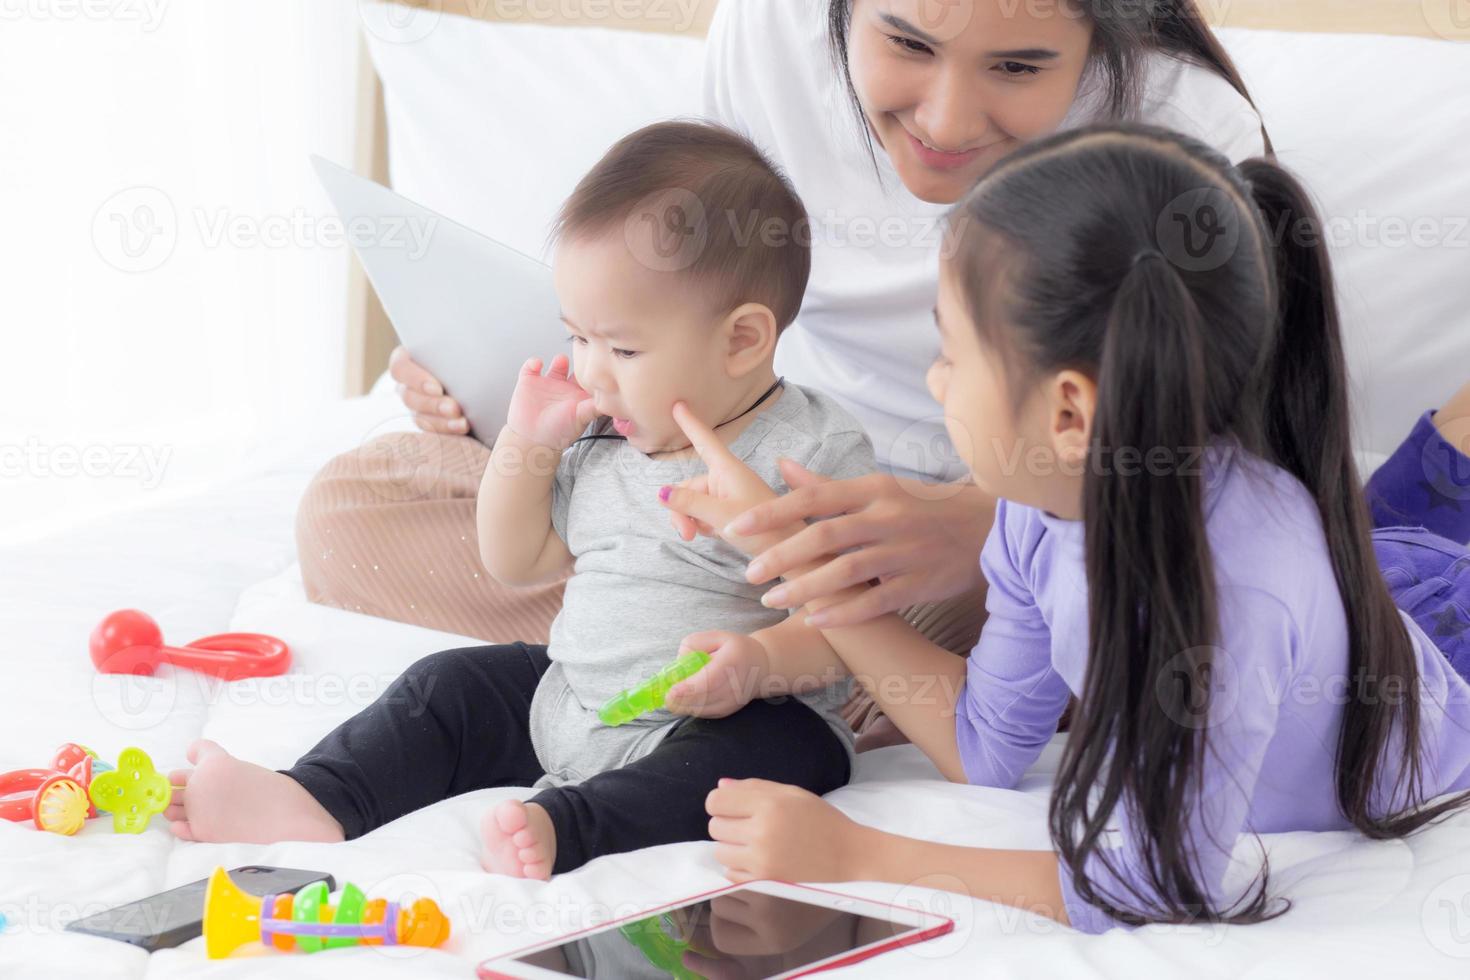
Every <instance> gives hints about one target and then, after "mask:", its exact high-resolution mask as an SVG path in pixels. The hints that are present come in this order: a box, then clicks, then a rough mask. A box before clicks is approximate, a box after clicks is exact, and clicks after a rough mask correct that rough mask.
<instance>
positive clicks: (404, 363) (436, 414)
mask: <svg viewBox="0 0 1470 980" xmlns="http://www.w3.org/2000/svg"><path fill="white" fill-rule="evenodd" d="M388 375H389V377H391V378H392V379H393V380H394V381H396V382H398V397H399V398H401V399H403V404H405V405H407V406H408V410H409V411H411V412H413V421H414V424H415V425H417V426H418V427H419V428H420V429H423V430H424V431H425V432H440V433H443V434H446V435H457V436H462V435H464V434H466V433H467V432H469V431H470V423H469V420H468V419H466V418H465V417H464V411H463V410H462V409H461V408H460V407H459V402H457V401H455V400H454V399H453V398H450V397H449V396H448V395H446V394H444V386H443V385H442V384H440V383H439V379H438V378H436V377H434V376H433V375H432V374H430V373H429V372H428V371H426V370H424V368H423V367H422V366H421V365H420V364H419V363H418V362H417V361H415V360H414V359H413V358H412V357H410V356H409V355H408V350H407V349H405V348H404V347H403V345H401V344H400V345H399V346H397V347H395V348H393V353H392V354H390V355H389V356H388Z"/></svg>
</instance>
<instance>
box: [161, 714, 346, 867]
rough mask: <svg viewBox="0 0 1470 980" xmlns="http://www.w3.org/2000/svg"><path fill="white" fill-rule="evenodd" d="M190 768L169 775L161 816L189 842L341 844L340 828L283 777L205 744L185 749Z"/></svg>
mask: <svg viewBox="0 0 1470 980" xmlns="http://www.w3.org/2000/svg"><path fill="white" fill-rule="evenodd" d="M188 756H189V761H190V762H192V763H194V768H193V769H180V770H176V771H175V772H171V773H169V776H168V781H169V782H170V783H172V784H173V787H174V790H173V799H172V800H171V801H170V802H169V805H168V809H167V810H165V811H164V817H165V818H166V819H167V820H168V822H169V824H168V826H169V829H170V830H172V831H173V832H174V835H175V836H176V837H181V838H183V839H184V840H192V841H210V842H214V843H224V842H226V841H231V842H238V843H241V844H274V843H275V842H276V841H281V840H304V841H324V842H327V843H335V842H337V841H340V840H342V837H343V835H342V825H341V824H339V823H337V821H336V820H335V819H333V818H332V816H331V814H329V813H327V811H326V810H325V809H323V808H322V805H321V804H320V803H318V802H317V801H316V798H315V797H314V796H312V795H311V794H310V793H308V792H307V791H306V789H305V787H303V786H302V785H301V784H300V783H298V782H297V781H296V780H294V779H292V778H291V777H290V776H287V775H286V774H285V773H280V772H276V771H275V770H273V769H267V768H265V767H264V766H257V765H256V764H255V763H253V762H246V761H245V760H244V759H237V758H235V757H234V756H232V755H230V753H228V752H226V751H225V750H224V749H222V748H220V746H219V745H218V744H217V743H215V742H211V741H209V739H205V738H201V739H198V740H196V741H195V742H194V744H193V745H190V746H189V752H188Z"/></svg>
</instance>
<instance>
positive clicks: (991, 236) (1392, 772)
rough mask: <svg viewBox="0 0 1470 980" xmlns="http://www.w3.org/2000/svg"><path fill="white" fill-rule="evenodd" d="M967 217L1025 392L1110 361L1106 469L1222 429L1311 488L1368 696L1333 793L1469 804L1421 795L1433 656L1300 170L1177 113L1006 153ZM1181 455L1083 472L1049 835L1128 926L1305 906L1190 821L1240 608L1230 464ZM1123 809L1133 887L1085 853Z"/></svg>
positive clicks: (969, 270)
mask: <svg viewBox="0 0 1470 980" xmlns="http://www.w3.org/2000/svg"><path fill="white" fill-rule="evenodd" d="M949 234H950V236H951V240H950V243H949V244H950V247H951V248H952V249H953V254H952V256H951V257H950V258H948V259H946V260H945V261H947V262H948V263H949V267H948V271H949V272H950V273H952V274H954V275H955V276H956V282H958V283H960V288H961V292H962V294H963V296H964V301H965V304H966V306H967V307H968V309H969V312H970V314H971V319H973V320H974V322H975V324H976V329H977V331H978V332H979V333H980V336H981V340H982V342H983V343H984V344H986V346H987V348H988V349H991V350H994V351H995V352H996V353H997V356H999V357H1001V358H1002V360H1003V363H1006V364H1007V366H1008V370H1007V379H1008V386H1010V387H1012V393H1013V400H1015V401H1019V400H1020V399H1019V397H1018V396H1017V394H1016V392H1017V389H1020V390H1022V391H1023V392H1024V390H1025V389H1027V388H1028V387H1029V386H1027V385H1026V384H1025V382H1026V379H1027V377H1028V375H1033V374H1039V373H1042V372H1055V371H1059V370H1063V369H1066V368H1072V369H1076V370H1081V371H1084V372H1086V373H1088V374H1089V375H1090V376H1092V377H1093V378H1095V379H1096V383H1097V389H1098V394H1097V398H1098V402H1097V407H1096V416H1095V419H1094V425H1093V431H1092V436H1091V445H1090V448H1089V456H1090V461H1096V460H1100V459H1101V460H1108V459H1115V458H1116V454H1117V452H1118V450H1120V449H1129V450H1131V451H1133V452H1135V453H1137V452H1141V453H1142V454H1143V456H1144V457H1147V455H1148V453H1149V452H1150V450H1151V448H1154V447H1158V448H1160V449H1162V450H1164V451H1166V452H1173V453H1179V452H1180V451H1181V450H1185V449H1187V448H1188V447H1201V448H1203V447H1210V446H1221V445H1223V446H1226V447H1228V448H1230V449H1238V450H1243V451H1245V452H1246V453H1248V454H1252V455H1254V456H1256V457H1259V458H1262V459H1265V460H1267V461H1269V462H1271V463H1274V464H1276V465H1278V466H1280V467H1281V468H1283V469H1285V470H1286V471H1288V472H1289V473H1291V474H1292V475H1293V476H1294V477H1295V478H1296V479H1297V480H1299V481H1300V482H1301V484H1302V485H1303V486H1304V487H1305V488H1306V490H1307V491H1308V492H1309V493H1310V494H1311V496H1312V498H1313V500H1314V501H1315V503H1316V506H1317V510H1318V511H1319V513H1320V515H1321V521H1322V528H1323V532H1324V535H1325V541H1326V546H1327V549H1328V552H1329V554H1330V558H1331V564H1332V567H1333V570H1334V573H1335V576H1336V579H1337V585H1338V589H1339V591H1340V594H1341V596H1342V597H1343V609H1344V613H1345V614H1346V618H1347V627H1348V636H1349V651H1348V665H1347V668H1348V676H1347V680H1348V682H1349V683H1348V688H1347V689H1348V690H1349V691H1351V692H1353V694H1354V696H1353V697H1352V698H1350V699H1348V701H1347V703H1346V705H1345V706H1344V708H1343V715H1342V721H1341V733H1340V737H1339V742H1338V745H1337V752H1336V767H1337V773H1336V784H1337V801H1338V805H1339V807H1340V808H1341V810H1342V813H1343V814H1344V815H1345V817H1346V818H1347V820H1348V821H1350V822H1351V823H1352V825H1353V826H1354V827H1357V828H1358V829H1359V830H1361V831H1362V832H1364V833H1365V834H1367V835H1369V836H1371V837H1376V838H1388V837H1401V836H1403V835H1405V834H1408V833H1410V832H1411V831H1413V830H1416V829H1418V828H1419V827H1422V826H1423V825H1425V824H1427V823H1429V822H1430V821H1432V820H1434V819H1436V818H1437V817H1439V816H1441V815H1443V814H1445V813H1447V812H1449V811H1450V810H1451V809H1453V808H1456V807H1459V806H1461V805H1462V804H1463V803H1464V802H1465V801H1466V796H1464V795H1461V796H1456V797H1454V798H1451V799H1449V800H1446V801H1442V802H1441V803H1439V804H1437V805H1434V806H1428V807H1424V806H1422V804H1423V803H1424V800H1423V795H1422V774H1423V767H1422V764H1421V756H1420V705H1419V699H1418V680H1419V669H1418V661H1417V659H1416V653H1415V648H1414V646H1413V643H1412V641H1411V639H1410V636H1409V632H1408V629H1407V627H1406V626H1405V623H1404V621H1403V618H1402V617H1401V616H1400V614H1399V611H1398V609H1397V608H1396V607H1395V605H1394V602H1393V599H1392V597H1391V596H1390V594H1389V591H1388V587H1387V585H1386V584H1385V582H1384V580H1383V576H1382V574H1381V573H1380V571H1379V569H1378V565H1377V562H1376V560H1375V558H1374V553H1373V549H1372V544H1371V541H1370V537H1369V534H1370V529H1371V520H1370V518H1369V513H1368V508H1367V504H1366V502H1365V499H1364V495H1363V489H1362V484H1361V481H1360V480H1359V477H1358V471H1357V466H1356V463H1355V461H1354V458H1353V453H1352V444H1351V439H1350V424H1349V411H1348V386H1347V372H1346V366H1345V362H1344V357H1343V348H1342V339H1341V336H1340V330H1339V325H1338V314H1337V306H1336V301H1335V294H1334V288H1333V281H1332V273H1331V269H1330V267H1329V265H1328V257H1327V250H1326V244H1325V241H1324V236H1323V235H1322V225H1321V222H1320V220H1319V219H1318V217H1317V215H1316V213H1315V210H1314V209H1313V206H1312V204H1311V202H1310V200H1309V198H1308V195H1307V193H1306V191H1305V190H1304V189H1303V187H1302V186H1301V184H1299V183H1298V182H1297V181H1296V180H1295V179H1294V178H1293V177H1292V176H1291V175H1290V174H1289V173H1288V172H1287V171H1285V170H1284V169H1282V168H1281V167H1280V166H1278V165H1277V164H1276V163H1275V162H1274V161H1271V160H1265V159H1257V160H1250V161H1247V162H1246V163H1244V164H1242V165H1241V166H1240V167H1238V168H1237V167H1233V166H1231V164H1230V162H1229V161H1228V160H1226V159H1225V158H1224V157H1222V156H1221V155H1220V154H1219V153H1217V152H1216V151H1215V150H1213V149H1211V148H1210V147H1208V146H1206V145H1204V144H1203V143H1200V142H1199V141H1197V140H1193V139H1190V138H1187V137H1184V136H1181V135H1178V134H1175V133H1171V132H1168V131H1166V130H1162V129H1158V128H1156V127H1147V126H1138V125H1123V126H1106V127H1105V126H1093V127H1088V128H1085V129H1078V130H1075V131H1071V132H1067V133H1063V134H1059V135H1055V136H1051V137H1048V138H1046V139H1043V140H1040V141H1038V142H1035V143H1032V144H1030V145H1028V146H1026V147H1023V148H1022V149H1021V150H1019V151H1018V152H1016V153H1015V154H1013V155H1011V156H1010V157H1008V158H1007V159H1006V160H1004V161H1002V162H1001V163H1000V164H998V165H997V166H996V168H995V169H994V170H993V171H991V173H990V174H989V175H988V176H987V177H986V178H985V179H983V180H982V181H981V182H980V184H979V185H978V186H977V187H976V188H975V190H974V191H972V192H971V194H970V195H969V196H968V197H967V198H966V199H965V200H964V201H963V202H962V203H961V204H960V205H958V206H957V208H956V209H955V211H954V213H953V214H952V216H951V223H950V231H949ZM1012 381H1014V382H1015V383H1014V384H1012ZM1175 459H1176V461H1177V462H1178V463H1179V464H1180V466H1179V467H1178V468H1175V469H1173V470H1169V469H1167V468H1161V467H1155V466H1153V465H1150V466H1146V467H1131V468H1125V467H1123V466H1107V467H1099V466H1094V465H1089V467H1088V471H1087V473H1086V475H1085V476H1084V491H1083V495H1084V496H1083V499H1084V504H1083V510H1084V520H1085V524H1086V529H1085V542H1086V559H1085V560H1086V568H1087V581H1088V582H1089V583H1090V585H1089V590H1088V603H1089V609H1088V612H1089V637H1088V660H1087V664H1088V667H1087V672H1086V680H1085V682H1084V689H1083V691H1082V694H1081V698H1080V701H1079V704H1078V708H1077V712H1076V714H1075V715H1074V716H1073V721H1072V728H1071V733H1070V736H1069V738H1068V741H1067V747H1066V750H1065V752H1064V754H1063V757H1062V762H1061V767H1060V771H1059V773H1058V776H1057V784H1056V788H1055V791H1054V793H1053V796H1052V800H1051V810H1050V824H1051V834H1052V838H1053V842H1054V844H1055V846H1056V848H1057V851H1058V854H1059V858H1060V860H1061V862H1062V864H1063V865H1064V867H1066V868H1067V869H1069V870H1070V872H1071V873H1072V875H1073V877H1074V881H1075V885H1076V889H1077V892H1078V894H1079V895H1080V896H1081V897H1082V898H1083V899H1084V900H1085V901H1087V902H1089V903H1091V904H1093V905H1095V906H1097V907H1098V908H1101V909H1102V910H1104V911H1105V912H1106V913H1107V914H1109V915H1110V916H1112V917H1113V918H1115V919H1118V920H1120V921H1123V922H1129V923H1144V922H1158V921H1169V922H1187V921H1225V922H1232V923H1244V922H1255V921H1260V920H1263V919H1268V918H1273V917H1274V916H1276V915H1278V914H1280V913H1281V912H1283V911H1285V909H1286V907H1287V906H1286V905H1285V904H1282V905H1280V906H1279V907H1277V906H1275V905H1274V904H1273V903H1272V902H1270V901H1268V899H1267V896H1266V878H1267V871H1266V869H1264V868H1263V870H1262V871H1261V874H1260V875H1259V877H1258V878H1257V880H1256V883H1255V885H1254V887H1253V888H1252V889H1251V890H1250V892H1249V894H1248V895H1247V896H1245V897H1244V898H1242V899H1241V900H1240V901H1239V902H1236V903H1234V904H1233V905H1232V906H1231V907H1230V908H1216V907H1215V906H1214V904H1213V903H1212V900H1211V897H1210V890H1209V888H1208V886H1207V884H1206V883H1205V882H1203V881H1201V876H1200V873H1199V865H1198V863H1197V861H1196V856H1195V855H1194V854H1193V853H1191V850H1190V841H1189V839H1188V835H1187V833H1186V828H1187V826H1188V820H1189V818H1190V814H1191V813H1192V812H1194V811H1195V809H1196V808H1197V807H1198V805H1199V797H1198V791H1199V789H1200V787H1201V785H1202V784H1201V773H1202V767H1203V766H1204V765H1205V761H1204V760H1205V759H1206V740H1207V734H1208V724H1204V725H1201V724H1188V723H1186V722H1188V721H1189V720H1191V719H1199V718H1201V717H1205V718H1208V715H1207V714H1205V715H1203V716H1202V715H1201V713H1200V711H1201V707H1200V706H1201V705H1203V706H1205V708H1204V710H1205V711H1206V712H1208V710H1209V709H1208V705H1209V697H1210V693H1211V690H1212V685H1211V683H1210V676H1209V674H1210V669H1211V661H1212V656H1213V653H1212V648H1213V647H1214V645H1215V644H1216V642H1217V640H1218V639H1219V628H1220V624H1219V606H1218V602H1217V591H1216V581H1215V576H1214V563H1213V560H1212V556H1211V552H1210V545H1209V540H1208V538H1207V536H1206V529H1205V513H1204V508H1203V501H1204V496H1205V481H1206V479H1207V478H1208V477H1209V473H1207V472H1206V469H1207V468H1206V467H1189V466H1188V460H1187V459H1185V458H1182V457H1179V456H1176V457H1175ZM1181 668H1182V669H1181ZM1166 672H1167V673H1166ZM1181 680H1182V683H1176V682H1177V681H1181ZM1384 791H1387V797H1386V802H1385V801H1384V800H1383V799H1381V798H1380V797H1379V795H1378V794H1379V793H1382V792H1384ZM1120 804H1121V805H1122V806H1123V807H1124V808H1125V810H1124V811H1122V812H1124V813H1126V814H1127V816H1128V818H1129V819H1128V821H1127V824H1126V825H1127V826H1128V828H1129V832H1130V834H1131V835H1132V837H1133V840H1132V842H1131V843H1132V844H1133V846H1134V847H1135V848H1136V852H1137V853H1138V854H1139V855H1141V860H1140V864H1141V867H1142V869H1143V875H1144V879H1143V884H1144V886H1145V887H1144V888H1141V889H1136V890H1132V891H1130V893H1129V894H1114V893H1112V892H1111V891H1110V890H1108V889H1105V888H1104V887H1102V886H1101V885H1099V884H1098V883H1097V882H1096V881H1093V880H1090V879H1089V877H1088V875H1087V874H1086V871H1085V865H1086V863H1087V861H1088V859H1089V858H1090V857H1092V856H1098V857H1099V859H1100V860H1102V861H1103V862H1104V866H1105V867H1109V868H1112V866H1111V858H1110V857H1109V856H1108V854H1107V851H1106V849H1104V848H1102V847H1101V846H1100V841H1101V839H1102V835H1103V832H1104V829H1105V828H1106V827H1107V826H1108V823H1109V818H1110V817H1111V816H1112V815H1113V814H1114V812H1115V810H1116V809H1117V807H1118V806H1119V805H1120ZM1385 808H1386V809H1387V812H1383V811H1384V809H1385ZM1228 845H1229V842H1226V847H1227V849H1228ZM1112 870H1116V868H1112ZM1119 877H1121V876H1119ZM1145 891H1146V892H1147V894H1145V893H1144V892H1145Z"/></svg>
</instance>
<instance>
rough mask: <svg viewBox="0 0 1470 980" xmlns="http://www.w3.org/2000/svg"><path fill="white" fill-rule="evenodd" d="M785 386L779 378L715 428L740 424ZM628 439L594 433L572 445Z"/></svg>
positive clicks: (614, 434) (615, 434)
mask: <svg viewBox="0 0 1470 980" xmlns="http://www.w3.org/2000/svg"><path fill="white" fill-rule="evenodd" d="M785 384H786V379H785V378H784V377H783V378H777V379H776V383H775V384H773V385H771V386H770V387H769V388H767V389H766V393H765V394H764V395H761V396H760V397H759V398H757V399H756V400H755V404H753V405H751V406H750V407H749V408H747V409H746V410H745V411H743V412H741V413H740V414H739V415H737V416H735V417H734V418H732V419H726V420H725V421H723V422H721V423H720V424H719V425H717V426H715V428H716V429H718V428H721V427H723V426H726V425H729V424H730V423H731V422H738V421H739V420H740V419H743V418H745V416H747V415H749V414H750V413H751V412H753V411H755V410H756V409H758V408H760V407H761V406H762V405H764V404H765V403H766V401H767V400H769V399H770V397H771V396H772V395H774V394H775V393H776V392H777V391H778V390H779V389H780V388H781V387H782V386H783V385H785ZM627 438H628V437H627V436H620V435H618V434H617V433H615V432H607V433H602V432H594V433H593V434H592V435H590V436H583V437H582V438H580V439H577V440H575V441H573V443H572V445H574V446H575V445H576V444H577V443H579V442H587V441H588V440H590V439H622V440H624V441H626V440H627Z"/></svg>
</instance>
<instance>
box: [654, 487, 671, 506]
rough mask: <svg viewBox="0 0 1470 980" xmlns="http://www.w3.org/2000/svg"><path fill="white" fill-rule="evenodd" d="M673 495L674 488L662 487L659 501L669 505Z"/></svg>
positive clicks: (659, 492)
mask: <svg viewBox="0 0 1470 980" xmlns="http://www.w3.org/2000/svg"><path fill="white" fill-rule="evenodd" d="M673 495H674V488H673V487H660V488H659V491H658V499H659V500H662V501H663V502H664V503H668V502H669V498H670V497H672V496H673Z"/></svg>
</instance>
